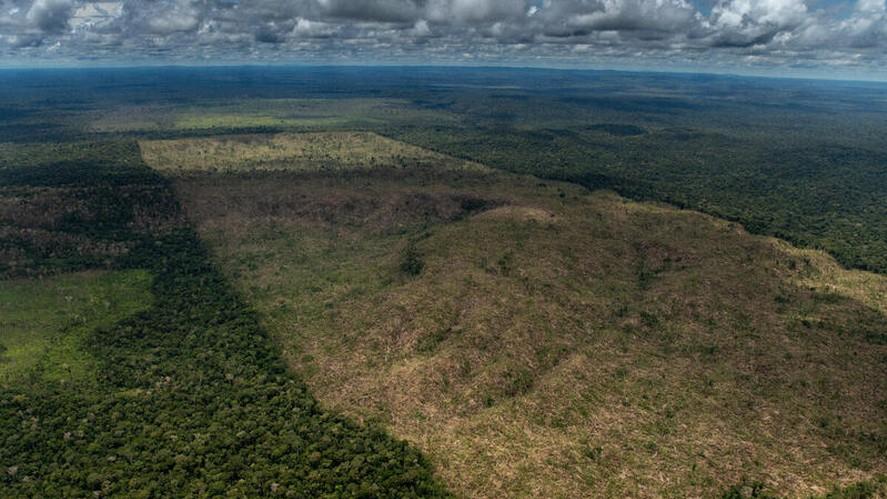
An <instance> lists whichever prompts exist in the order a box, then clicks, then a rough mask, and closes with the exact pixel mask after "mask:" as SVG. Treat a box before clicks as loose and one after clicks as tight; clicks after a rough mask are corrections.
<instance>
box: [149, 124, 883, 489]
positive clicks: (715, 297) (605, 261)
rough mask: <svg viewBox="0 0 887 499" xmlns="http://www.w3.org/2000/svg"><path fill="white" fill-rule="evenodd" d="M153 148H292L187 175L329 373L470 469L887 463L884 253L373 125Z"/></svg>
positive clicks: (836, 467)
mask: <svg viewBox="0 0 887 499" xmlns="http://www.w3.org/2000/svg"><path fill="white" fill-rule="evenodd" d="M142 151H143V154H144V155H145V158H146V160H147V161H148V162H149V163H150V164H152V165H154V166H155V167H157V168H159V169H163V170H165V171H167V172H171V173H176V172H178V171H179V169H178V168H177V166H178V165H182V169H183V170H185V171H194V170H198V171H208V170H212V169H213V167H215V168H217V169H219V170H227V171H238V170H241V169H242V167H241V166H238V165H239V164H240V163H239V162H241V161H243V162H245V163H246V164H249V165H257V164H258V165H271V164H273V165H275V166H274V167H273V168H270V167H269V168H268V169H275V170H287V171H280V172H254V173H249V174H243V173H232V174H228V175H194V174H189V175H182V176H180V177H179V178H178V180H177V189H178V194H179V197H180V199H181V200H182V201H183V203H184V205H185V208H186V210H187V212H188V215H189V216H190V217H191V218H192V219H193V220H194V221H195V222H196V223H197V224H198V226H199V229H200V231H201V234H202V235H203V237H204V238H205V239H206V240H207V241H208V242H209V243H210V245H211V247H212V248H213V249H214V251H215V254H216V256H217V258H218V260H219V261H220V262H221V263H222V265H223V267H224V268H225V269H226V271H227V272H228V274H229V275H230V276H231V277H233V278H234V279H235V281H236V282H237V283H238V284H239V286H240V288H241V290H242V291H243V292H244V294H245V296H246V297H247V299H248V300H250V301H251V302H252V303H253V304H254V305H255V306H256V307H257V308H258V309H259V311H260V312H261V314H262V318H263V319H262V320H263V322H264V325H265V326H266V327H267V328H268V329H269V330H270V331H272V332H273V333H274V334H275V336H276V338H277V339H278V341H279V342H280V344H281V345H282V348H283V350H284V353H285V355H286V357H287V359H288V361H289V363H290V364H291V365H292V367H293V368H294V369H295V370H296V371H298V372H300V373H301V374H302V375H303V376H304V378H305V379H306V380H307V381H308V382H309V384H310V386H311V388H312V390H313V392H314V393H315V394H316V395H317V396H318V398H320V400H322V401H323V402H324V403H325V404H326V405H327V406H330V407H333V408H335V409H338V410H341V411H344V412H345V413H347V414H349V415H352V416H354V417H357V418H369V419H375V420H380V421H382V422H383V423H384V424H385V425H387V427H388V428H390V429H391V431H392V432H394V433H395V434H396V435H398V436H400V437H403V438H406V439H408V440H409V441H411V442H413V443H415V444H416V445H417V446H419V447H420V448H421V449H422V450H424V451H425V452H426V453H427V454H428V455H429V456H430V457H431V459H432V461H433V462H434V463H435V465H436V467H437V470H438V472H439V473H440V475H441V476H442V477H443V478H444V479H445V480H446V481H447V483H448V485H449V486H450V487H451V489H452V490H454V491H455V492H457V493H460V494H464V495H466V496H470V497H502V496H544V497H583V496H585V497H589V496H634V497H658V496H673V497H686V496H705V497H710V496H714V495H718V494H720V493H721V492H722V491H724V490H726V489H727V488H728V487H730V486H732V485H734V484H737V483H741V482H743V481H745V480H752V481H761V482H763V483H764V484H765V485H766V487H767V490H769V491H773V492H777V493H780V494H787V495H791V496H807V495H810V494H822V493H826V492H828V491H829V490H830V489H831V488H832V487H833V486H835V485H839V484H846V483H850V482H854V481H857V480H865V479H869V478H871V477H873V476H875V475H877V474H879V473H885V472H887V458H885V456H887V418H885V417H884V414H885V412H887V336H885V335H887V330H885V326H884V325H885V323H887V319H885V314H887V295H885V290H887V277H884V276H878V275H874V274H867V273H863V272H856V271H853V272H851V271H846V270H843V269H841V268H840V267H838V266H837V265H836V264H835V263H834V261H833V260H832V259H831V258H829V257H827V256H825V255H823V254H820V253H816V252H811V251H800V250H796V249H794V248H791V247H789V246H788V245H786V244H785V243H782V242H779V241H776V240H773V239H768V238H762V237H756V236H750V235H748V234H747V233H746V232H745V231H743V230H742V229H741V228H740V227H739V226H737V225H735V224H731V223H727V222H724V221H721V220H717V219H714V218H712V217H708V216H704V215H701V214H698V213H695V212H691V211H681V210H676V209H673V208H669V207H665V206H658V205H652V204H640V203H633V202H627V201H625V200H624V199H622V198H620V197H618V196H616V195H614V194H611V193H606V192H595V193H589V192H587V191H585V190H583V189H580V188H578V187H575V186H570V185H567V184H557V183H551V182H545V183H542V182H539V181H538V180H536V179H534V178H531V177H517V176H507V175H502V174H497V173H490V172H483V171H474V170H476V169H474V168H472V169H468V170H462V171H455V172H453V171H450V172H449V173H446V172H433V171H432V170H430V169H426V168H409V169H398V170H397V171H394V170H392V169H386V168H379V169H372V170H369V171H366V170H358V171H354V169H355V167H357V165H360V164H364V163H363V162H361V161H360V159H361V158H364V159H365V158H368V157H375V158H376V163H375V164H378V165H380V166H389V165H390V163H391V162H392V161H393V162H394V165H395V166H400V165H401V163H398V158H404V157H407V158H409V161H406V163H409V162H410V161H412V162H413V163H419V164H420V165H422V164H425V162H428V163H429V165H430V164H431V163H433V161H435V160H438V159H439V160H440V161H441V163H442V165H444V166H446V165H451V164H453V162H455V161H456V160H452V159H444V158H443V157H441V156H437V155H434V154H432V153H429V152H425V151H422V150H420V149H417V148H412V147H410V146H405V145H402V144H398V143H396V142H393V141H390V140H388V139H383V138H381V137H378V136H375V135H370V134H324V135H318V134H311V135H306V136H292V135H279V136H275V137H273V138H271V139H260V138H248V139H243V138H238V139H234V138H229V139H224V140H222V141H217V140H215V139H213V140H209V139H207V140H197V141H195V140H191V141H162V142H147V143H143V144H142ZM226 158H227V159H226ZM318 158H323V159H318ZM406 163H403V164H406ZM306 165H309V166H306ZM317 165H325V166H327V168H318V167H317ZM248 168H249V169H252V168H253V166H249V167H248ZM263 168H264V167H256V169H263ZM324 169H327V170H333V171H336V172H338V173H318V170H324ZM306 170H310V171H311V172H312V173H307V174H306V173H299V172H304V171H306ZM341 170H350V172H349V173H347V174H343V173H341Z"/></svg>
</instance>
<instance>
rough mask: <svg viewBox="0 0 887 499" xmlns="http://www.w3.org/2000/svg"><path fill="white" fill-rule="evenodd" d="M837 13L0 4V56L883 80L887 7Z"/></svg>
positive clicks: (350, 0)
mask: <svg viewBox="0 0 887 499" xmlns="http://www.w3.org/2000/svg"><path fill="white" fill-rule="evenodd" d="M836 1H838V2H846V3H845V4H844V8H840V5H838V6H835V5H834V3H833V2H832V3H830V4H829V5H830V6H832V7H834V8H829V9H824V8H820V7H813V5H819V4H813V3H807V2H805V0H102V1H99V2H96V1H92V0H0V56H2V57H23V54H26V56H27V57H47V58H53V57H63V56H67V57H74V58H81V57H85V56H86V57H96V58H100V59H101V58H107V59H115V58H117V59H124V60H130V59H131V58H133V57H140V58H142V59H144V60H151V59H152V58H158V57H159V58H163V59H172V58H181V59H183V60H184V59H187V58H188V57H192V56H194V54H195V53H199V54H200V57H201V58H203V59H206V58H210V59H212V58H215V57H219V58H227V59H229V60H243V59H250V60H255V59H262V58H265V59H267V60H269V61H275V60H279V59H280V58H286V59H289V60H300V59H304V58H314V60H316V59H321V60H322V59H324V58H325V59H334V60H336V61H337V62H348V61H349V60H350V61H353V62H365V61H368V60H373V59H384V60H393V61H397V60H409V61H413V62H435V61H441V62H450V63H452V62H458V61H465V60H471V61H474V62H481V63H482V62H497V63H508V62H516V63H523V62H525V61H528V60H533V61H553V62H558V61H560V63H562V64H564V65H582V64H583V63H588V62H589V61H591V62H594V63H599V62H600V61H603V60H613V61H636V60H641V59H644V60H649V61H654V62H656V63H664V64H668V62H669V61H677V62H676V64H677V63H679V64H683V65H686V64H694V63H706V64H724V65H728V66H729V65H730V64H732V65H746V66H748V65H758V66H762V67H764V66H767V67H780V66H784V65H786V64H793V65H798V64H807V63H810V64H820V65H825V66H827V65H836V64H840V65H843V66H848V65H850V66H852V65H867V66H868V67H870V68H875V69H878V68H880V69H881V70H883V71H885V72H887V69H885V67H887V56H885V53H887V50H885V49H887V6H885V0H836ZM50 47H52V50H50Z"/></svg>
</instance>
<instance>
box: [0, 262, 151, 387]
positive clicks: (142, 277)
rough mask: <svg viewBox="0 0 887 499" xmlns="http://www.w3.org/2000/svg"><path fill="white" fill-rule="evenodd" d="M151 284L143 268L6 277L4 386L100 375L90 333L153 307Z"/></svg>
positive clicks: (0, 373)
mask: <svg viewBox="0 0 887 499" xmlns="http://www.w3.org/2000/svg"><path fill="white" fill-rule="evenodd" d="M150 284H151V276H150V274H148V273H147V272H145V271H140V270H130V271H115V272H86V273H78V274H65V275H61V276H57V277H52V278H44V279H40V280H12V281H0V331H2V333H0V344H2V345H3V347H4V351H3V352H2V353H0V355H2V357H0V358H2V361H0V384H7V385H8V384H10V383H12V382H14V381H16V380H18V379H19V378H21V377H23V376H31V377H36V378H38V379H39V378H49V379H53V380H69V381H80V380H86V381H88V380H89V378H92V377H94V374H95V373H94V371H95V359H93V358H92V356H91V355H90V354H89V352H87V351H85V350H84V349H83V346H82V342H83V339H84V335H86V334H89V333H90V332H91V331H93V330H94V329H96V328H101V327H108V326H110V325H112V324H114V323H115V322H117V321H119V320H121V319H123V318H124V317H127V316H129V315H132V314H134V313H136V312H137V311H140V310H144V309H146V308H148V307H150V305H151V301H152V300H151V293H150V291H149V289H150Z"/></svg>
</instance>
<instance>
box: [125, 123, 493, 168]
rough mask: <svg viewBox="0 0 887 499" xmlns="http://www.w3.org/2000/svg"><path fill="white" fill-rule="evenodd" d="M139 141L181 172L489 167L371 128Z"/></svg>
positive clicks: (159, 161)
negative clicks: (393, 137)
mask: <svg viewBox="0 0 887 499" xmlns="http://www.w3.org/2000/svg"><path fill="white" fill-rule="evenodd" d="M139 146H140V147H141V149H142V157H143V158H144V160H145V162H146V163H148V164H149V165H150V166H151V167H152V168H155V169H157V170H160V171H164V172H171V173H176V174H182V173H189V172H192V173H193V172H208V171H209V172H217V171H218V172H238V171H255V170H287V171H298V172H314V171H341V170H355V169H373V168H380V167H383V168H406V167H411V168H426V169H430V168H434V169H440V168H445V169H466V170H483V169H484V168H483V167H481V166H480V165H477V164H473V163H469V162H466V161H461V160H457V159H454V158H450V157H448V156H444V155H442V154H438V153H435V152H432V151H428V150H426V149H422V148H420V147H416V146H412V145H408V144H404V143H403V142H398V141H395V140H391V139H388V138H386V137H382V136H380V135H377V134H375V133H369V132H321V133H281V134H277V135H229V136H224V137H215V138H199V139H170V140H144V141H141V142H140V143H139Z"/></svg>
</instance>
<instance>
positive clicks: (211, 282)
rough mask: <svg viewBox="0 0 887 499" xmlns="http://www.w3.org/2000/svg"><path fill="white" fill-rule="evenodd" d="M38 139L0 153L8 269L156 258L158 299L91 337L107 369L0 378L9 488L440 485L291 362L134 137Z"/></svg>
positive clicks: (241, 491)
mask: <svg viewBox="0 0 887 499" xmlns="http://www.w3.org/2000/svg"><path fill="white" fill-rule="evenodd" d="M39 150H40V148H33V149H30V150H29V149H27V148H26V149H24V150H19V151H18V152H19V153H21V154H18V155H16V157H17V158H18V159H17V161H16V162H13V163H12V164H11V163H10V161H9V160H8V159H6V158H4V162H3V168H2V169H0V175H2V185H3V187H2V189H0V195H2V199H3V203H4V206H5V207H6V208H7V209H6V211H5V215H6V217H7V219H6V220H4V230H5V231H6V232H5V234H10V233H11V234H12V237H4V238H3V239H2V240H3V244H4V248H3V250H4V252H6V254H7V255H15V256H16V258H15V260H14V261H15V262H16V263H15V265H14V266H10V265H7V266H6V267H5V268H4V269H3V270H4V272H5V273H6V274H7V276H8V277H12V276H23V275H24V276H42V275H47V274H52V273H56V272H58V271H62V270H82V269H87V268H99V267H105V268H108V269H144V270H147V271H148V272H149V273H150V275H151V276H152V277H153V282H152V284H151V287H150V291H151V294H152V295H153V297H152V302H151V304H150V306H149V307H148V308H147V309H145V310H143V311H141V312H137V313H136V314H135V315H132V316H131V317H130V318H128V319H125V320H122V321H119V322H116V323H112V324H106V325H104V326H102V327H99V328H97V329H94V330H91V331H89V332H88V333H86V334H84V335H83V338H82V341H81V342H80V344H79V345H77V346H76V347H77V348H80V349H82V350H84V352H85V355H88V356H89V357H90V358H93V359H95V363H96V369H95V371H94V377H92V378H90V377H87V378H76V377H75V378H64V377H63V378H61V379H58V377H55V376H50V375H48V373H47V372H46V369H47V366H46V365H45V364H37V365H35V366H34V367H33V368H31V369H28V370H27V372H24V373H22V374H21V375H20V376H17V377H13V378H8V379H6V380H5V381H3V382H2V383H0V464H2V465H3V466H4V472H3V473H2V474H0V490H2V494H0V495H3V496H4V497H19V496H21V497H77V496H88V495H93V494H94V495H95V496H104V495H125V496H127V497H168V496H169V495H170V494H172V495H224V494H228V495H233V496H254V495H264V494H270V493H279V494H285V495H287V496H293V497H321V496H335V497H340V496H366V497H368V496H373V497H376V496H390V497H405V496H423V497H424V496H440V495H445V492H444V490H443V489H442V488H441V487H440V486H439V485H437V483H436V482H435V481H434V479H433V478H432V475H431V470H430V468H429V465H428V463H427V462H426V461H425V459H424V458H423V457H422V456H421V455H420V454H419V453H417V452H416V451H415V450H413V449H411V448H410V447H408V446H407V445H406V444H405V443H403V442H400V441H396V440H393V439H392V438H390V437H388V436H387V435H386V434H385V433H384V432H383V431H382V430H380V429H378V428H376V427H373V426H367V425H357V424H355V423H352V422H350V421H348V420H346V419H344V418H342V417H340V416H337V415H335V414H331V413H328V412H325V411H324V410H322V409H321V408H320V407H319V406H318V404H317V402H316V401H315V400H314V398H312V396H311V395H310V394H309V393H308V392H307V390H306V387H305V385H304V384H303V383H302V382H300V381H299V380H298V379H295V378H293V376H292V375H290V374H289V373H288V372H287V370H286V368H285V365H284V364H283V362H282V361H281V360H280V358H279V356H278V353H277V351H276V348H275V346H274V345H273V343H272V342H271V341H270V340H269V338H268V336H267V334H266V333H265V331H264V330H263V329H262V328H261V327H260V326H259V325H258V322H257V319H256V316H255V314H254V312H253V311H252V310H251V309H250V308H249V307H247V306H246V305H245V304H244V303H243V302H242V300H241V299H240V298H239V297H238V296H237V295H236V294H235V293H234V292H233V291H232V290H231V288H230V287H229V286H228V284H227V283H226V281H225V280H224V279H223V278H222V277H221V275H220V274H219V273H218V272H217V270H216V269H215V268H214V267H213V265H212V264H211V263H210V262H209V260H208V255H207V253H206V251H205V249H204V248H203V245H202V243H201V242H200V241H199V240H198V239H197V238H196V236H195V234H194V232H193V230H192V229H191V228H190V227H189V226H188V224H187V223H185V222H184V221H183V219H182V217H181V216H180V214H179V208H178V204H177V202H176V201H175V199H174V197H173V195H172V191H171V188H170V186H169V185H168V183H167V181H166V180H164V179H163V178H162V177H160V176H159V175H156V174H154V173H152V172H151V171H150V170H149V169H148V168H147V167H146V166H144V165H143V164H141V162H140V160H139V159H138V156H137V153H135V151H137V148H135V146H134V144H132V143H125V142H121V143H111V144H88V145H87V144H67V145H65V146H63V147H61V148H59V149H53V150H52V152H46V151H45V150H44V151H42V152H38V151H39ZM25 158H30V162H31V163H32V164H26V163H27V162H28V160H26V159H25ZM44 158H46V159H49V160H51V161H48V162H44ZM48 193H49V194H48ZM50 194H51V195H52V196H55V197H54V198H53V199H49V198H48V197H47V196H48V195H50ZM35 203H36V204H35ZM9 206H18V207H20V208H22V207H23V208H26V209H33V208H34V206H38V207H43V208H46V207H47V206H50V207H57V208H58V209H55V210H49V209H44V210H43V211H42V213H41V217H38V218H37V219H31V218H29V212H28V211H19V212H18V215H19V216H18V217H17V218H15V217H12V216H11V215H12V214H15V213H12V212H11V211H10V209H8V208H9ZM13 219H14V220H13ZM13 221H17V224H18V225H8V224H11V223H12V222H13ZM18 233H21V234H24V236H22V237H14V236H15V234H18ZM35 233H37V236H34V234H35ZM29 236H31V237H29ZM110 246H113V247H114V248H115V250H114V251H113V252H108V251H104V250H105V249H107V248H108V247H110ZM11 260H12V259H7V260H6V261H11ZM36 313H38V314H39V313H42V312H41V311H37V312H36ZM20 320H25V318H21V319H20ZM0 360H2V359H0Z"/></svg>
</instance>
